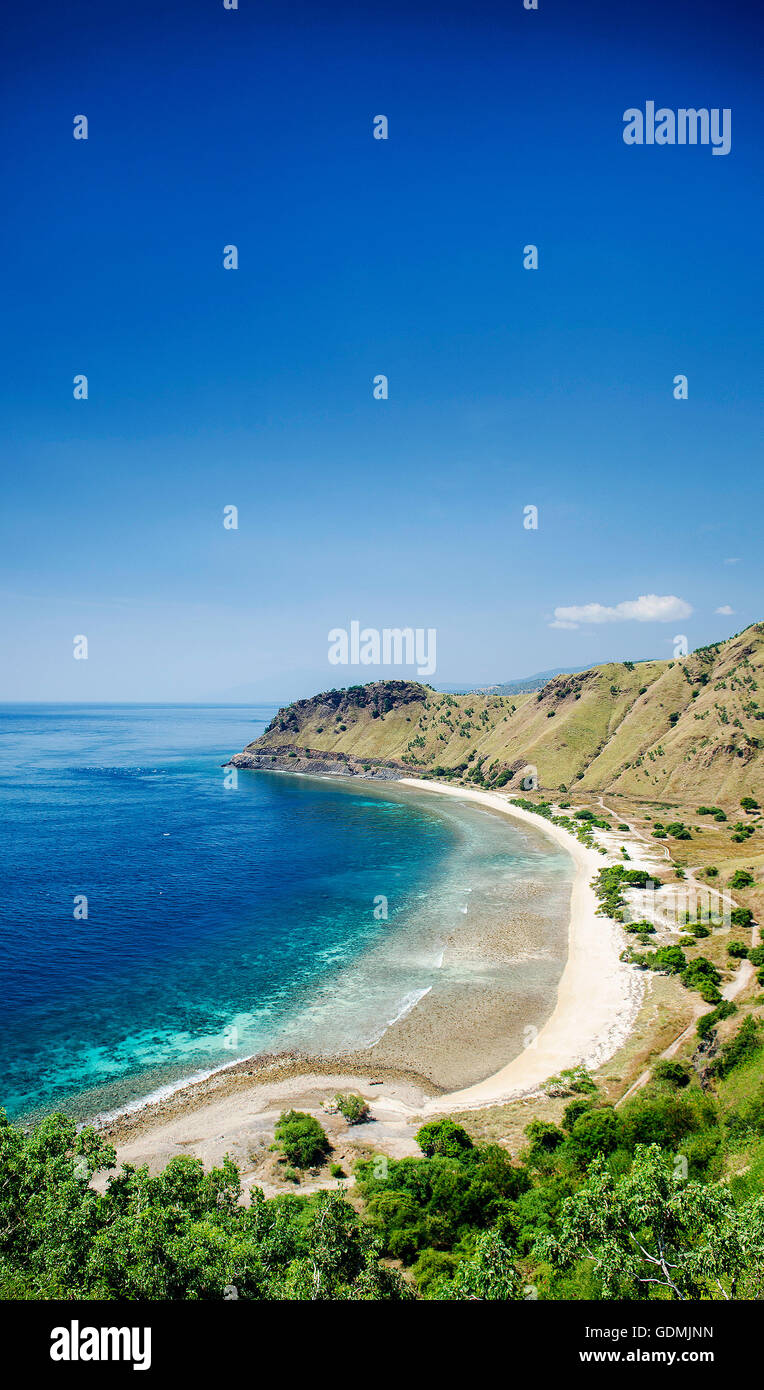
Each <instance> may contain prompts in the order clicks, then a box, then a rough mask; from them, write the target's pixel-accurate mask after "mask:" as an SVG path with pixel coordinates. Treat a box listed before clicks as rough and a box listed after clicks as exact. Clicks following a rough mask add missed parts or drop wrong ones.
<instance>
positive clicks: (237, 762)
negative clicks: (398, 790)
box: [225, 743, 416, 782]
mask: <svg viewBox="0 0 764 1390" xmlns="http://www.w3.org/2000/svg"><path fill="white" fill-rule="evenodd" d="M225 766H226V767H241V768H257V769H259V770H260V771H262V772H312V773H319V774H321V775H322V776H335V777H375V778H376V779H377V780H378V781H388V782H392V781H396V780H397V778H399V777H412V776H415V775H416V770H415V769H412V768H410V767H404V766H403V764H402V763H396V762H382V761H380V760H378V759H369V758H364V759H363V760H360V759H358V758H354V757H352V756H351V755H350V754H349V753H340V752H335V753H327V752H323V751H322V750H321V749H315V748H296V747H295V746H294V744H289V743H287V744H284V745H283V746H280V747H272V746H271V747H268V748H258V747H257V745H256V744H250V745H249V746H248V747H247V748H245V749H244V752H243V753H236V754H235V755H234V756H233V757H232V758H231V759H230V760H229V761H228V762H227V763H226V764H225Z"/></svg>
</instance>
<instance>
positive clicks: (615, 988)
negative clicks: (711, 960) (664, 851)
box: [405, 778, 643, 1113]
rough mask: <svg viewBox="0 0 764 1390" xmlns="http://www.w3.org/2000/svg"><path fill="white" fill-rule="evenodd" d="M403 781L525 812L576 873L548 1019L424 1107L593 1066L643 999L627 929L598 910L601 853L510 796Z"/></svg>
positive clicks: (490, 1100) (465, 1105)
mask: <svg viewBox="0 0 764 1390" xmlns="http://www.w3.org/2000/svg"><path fill="white" fill-rule="evenodd" d="M405 781H406V784H407V785H408V786H412V787H418V788H419V789H420V790H423V791H426V790H430V791H433V792H439V793H443V794H446V795H451V796H463V797H467V798H469V799H471V800H474V801H478V802H480V803H481V804H482V805H485V806H489V807H491V808H492V809H493V810H495V811H501V812H503V813H504V814H505V815H508V816H511V817H512V819H516V818H517V819H520V820H525V821H526V822H528V823H530V824H532V825H533V826H534V827H536V828H537V829H541V830H542V831H543V833H544V834H546V835H548V836H549V837H550V838H551V839H553V840H556V841H557V843H558V844H560V845H562V846H563V847H564V848H565V849H566V850H567V851H568V853H569V854H570V855H571V857H572V859H573V861H574V863H575V866H576V873H575V879H574V881H573V890H572V893H571V902H570V921H569V926H568V957H567V961H566V964H565V969H564V971H563V975H562V979H561V980H560V984H559V988H558V992H557V1004H556V1007H555V1009H554V1012H553V1014H552V1016H551V1018H550V1019H548V1021H547V1022H546V1023H545V1024H544V1026H543V1027H542V1028H541V1029H540V1030H539V1031H538V1033H537V1034H532V1035H530V1036H529V1040H528V1045H527V1046H526V1047H525V1048H524V1050H523V1051H522V1052H521V1053H520V1054H519V1055H518V1056H516V1057H514V1058H513V1059H512V1060H511V1061H509V1062H508V1063H507V1064H506V1066H503V1067H501V1068H500V1069H499V1070H498V1071H496V1072H495V1073H494V1074H493V1075H491V1076H488V1077H487V1078H486V1079H485V1080H484V1081H480V1082H478V1083H477V1084H476V1085H474V1086H468V1087H465V1088H464V1089H462V1090H458V1091H453V1092H451V1093H450V1094H448V1095H446V1096H443V1097H439V1098H438V1099H437V1100H432V1101H430V1102H428V1103H427V1105H426V1106H425V1112H426V1113H429V1112H431V1111H438V1112H440V1113H442V1112H443V1111H445V1110H466V1109H470V1108H471V1107H477V1106H482V1105H491V1104H495V1103H497V1102H498V1101H503V1100H509V1099H511V1098H512V1097H514V1096H519V1095H523V1094H526V1093H527V1092H529V1091H533V1090H535V1089H537V1088H538V1087H539V1086H540V1085H541V1084H542V1083H543V1082H544V1081H545V1080H547V1078H548V1077H550V1076H554V1075H556V1074H557V1073H558V1072H560V1071H561V1070H563V1069H564V1068H567V1067H572V1066H575V1065H577V1064H579V1063H582V1064H583V1065H585V1066H587V1067H589V1068H590V1069H595V1068H596V1067H598V1066H601V1065H602V1063H603V1062H605V1061H607V1060H608V1059H609V1058H610V1057H612V1056H613V1054H614V1053H615V1052H616V1051H617V1050H618V1048H619V1047H620V1046H621V1044H622V1043H623V1042H624V1041H625V1039H626V1038H627V1036H628V1034H629V1031H630V1029H631V1027H632V1024H633V1022H634V1020H635V1018H636V1015H637V1012H638V1010H639V1006H640V1003H641V999H642V992H643V982H642V979H641V977H640V976H639V975H637V974H636V972H635V971H633V970H631V969H630V968H629V967H628V966H626V965H624V964H623V963H622V962H621V960H620V959H619V957H620V953H621V951H622V949H623V937H622V932H621V930H620V928H619V927H617V926H616V925H615V923H613V922H611V921H610V920H609V918H607V917H598V916H597V915H596V912H597V899H596V897H595V895H594V892H593V890H592V888H591V886H590V883H591V880H592V878H593V877H594V875H595V874H596V873H597V872H598V871H599V870H600V869H601V868H602V863H603V860H602V856H601V855H600V854H598V853H597V851H596V850H593V849H587V848H586V846H585V845H582V844H580V843H579V841H578V840H576V839H575V837H574V836H572V835H570V834H569V833H568V832H567V831H566V830H563V829H562V828H561V827H560V826H556V825H552V824H551V823H550V822H549V821H546V820H544V819H543V818H542V817H541V816H536V815H534V814H533V813H532V812H530V811H525V810H523V809H522V807H520V806H515V805H513V803H512V801H511V800H510V798H509V797H505V796H501V795H500V794H499V793H496V792H481V791H472V790H469V791H467V790H465V789H464V788H461V787H459V788H457V787H450V786H447V785H446V784H444V783H441V782H426V781H419V780H417V779H414V778H406V779H405Z"/></svg>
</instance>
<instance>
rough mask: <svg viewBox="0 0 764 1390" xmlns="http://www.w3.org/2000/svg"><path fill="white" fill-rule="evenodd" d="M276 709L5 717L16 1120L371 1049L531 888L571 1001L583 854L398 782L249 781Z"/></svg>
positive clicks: (0, 772) (9, 1008) (12, 1106)
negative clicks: (284, 1053) (464, 937)
mask: <svg viewBox="0 0 764 1390" xmlns="http://www.w3.org/2000/svg"><path fill="white" fill-rule="evenodd" d="M271 713H272V710H270V709H265V708H263V709H256V708H255V709H253V708H251V707H248V708H246V709H244V708H231V707H209V708H207V707H203V708H202V707H199V706H187V707H182V706H181V707H170V706H40V705H37V706H4V707H0V810H1V812H2V822H3V826H4V833H3V837H2V848H1V849H0V867H1V868H2V873H3V882H4V885H5V886H4V890H3V894H2V924H1V925H0V975H1V977H2V987H3V1008H2V1015H1V1016H0V1103H2V1104H4V1105H5V1106H6V1108H7V1109H8V1111H9V1113H11V1114H14V1115H22V1114H33V1113H37V1112H39V1111H41V1110H49V1109H51V1108H54V1107H61V1108H65V1109H68V1110H69V1111H71V1112H72V1113H74V1114H76V1115H78V1116H85V1115H89V1114H92V1113H95V1112H98V1111H103V1110H110V1109H113V1108H117V1107H120V1106H124V1105H126V1104H128V1103H131V1102H134V1101H136V1100H138V1099H139V1098H141V1097H143V1096H145V1095H147V1094H149V1093H151V1092H153V1091H154V1090H156V1089H157V1088H161V1087H163V1086H167V1085H172V1084H174V1083H177V1082H178V1081H179V1080H181V1079H183V1078H186V1077H188V1076H190V1075H193V1074H195V1073H197V1072H199V1071H204V1070H209V1069H210V1068H213V1067H215V1066H219V1065H224V1064H226V1063H228V1062H231V1061H234V1060H236V1059H237V1058H238V1057H243V1056H247V1055H250V1054H252V1053H254V1052H259V1051H264V1050H265V1051H272V1050H280V1049H284V1048H292V1047H297V1048H300V1049H302V1050H305V1051H309V1052H314V1053H315V1052H332V1051H337V1050H347V1049H351V1048H356V1047H359V1046H364V1045H367V1044H368V1043H370V1042H373V1041H374V1040H375V1039H377V1038H378V1037H379V1036H380V1035H381V1033H383V1032H384V1030H385V1028H386V1027H387V1026H388V1025H389V1024H390V1023H391V1022H392V1021H393V1020H394V1019H395V1018H397V1017H400V1016H401V1015H402V1014H405V1013H406V1011H407V1010H409V1009H410V1008H411V1007H412V1006H413V1005H414V1004H415V1002H416V1000H417V999H418V998H420V997H421V996H422V994H423V993H424V992H425V991H427V990H429V989H432V988H433V986H436V987H437V985H438V982H439V981H440V980H441V979H442V978H443V975H442V958H443V946H444V941H445V939H446V937H447V936H448V935H450V934H452V933H454V932H456V933H458V932H459V930H460V928H462V929H466V914H467V906H468V905H469V913H470V914H472V917H473V918H474V916H475V914H477V915H480V913H481V911H484V912H485V913H486V914H488V915H489V916H490V914H491V913H494V914H495V913H496V912H497V910H498V904H499V903H500V902H503V901H504V900H505V898H506V894H507V893H508V892H509V893H510V894H511V891H512V889H513V888H515V889H521V888H522V885H523V884H524V883H526V882H528V881H530V880H533V881H534V882H535V883H539V882H540V883H542V884H543V885H544V891H545V894H546V901H547V905H548V907H549V913H548V919H549V923H550V925H549V927H548V930H547V939H545V941H544V942H542V943H540V946H541V950H540V951H539V952H538V953H537V954H538V957H539V961H540V964H539V965H538V967H537V968H536V982H537V984H538V985H539V987H543V989H544V990H545V991H546V994H548V998H549V1007H550V1008H551V1005H552V1001H553V997H554V989H555V987H556V982H557V978H558V977H559V973H560V969H561V964H562V954H563V951H564V930H563V925H560V924H564V920H565V903H566V896H567V893H568V889H569V883H570V873H571V866H570V862H569V860H568V858H567V856H565V855H563V854H561V853H559V852H556V851H555V850H554V848H553V847H552V848H550V847H548V846H547V845H546V844H544V843H543V842H540V841H539V840H538V839H537V838H535V837H533V836H528V835H526V834H524V833H523V831H522V830H515V829H514V827H512V826H511V825H510V824H508V823H506V822H505V821H504V820H503V819H500V818H498V817H495V816H492V815H490V814H486V813H485V812H484V811H481V810H480V809H479V808H476V807H474V806H470V805H469V804H468V803H461V802H453V801H451V799H450V798H446V797H443V798H439V797H435V796H432V795H427V794H424V793H415V792H412V791H411V790H410V789H407V788H403V787H399V786H396V785H395V784H389V783H388V784H386V785H382V784H375V783H367V782H350V781H345V780H342V781H334V780H330V779H320V778H303V777H290V776H286V775H283V774H278V773H259V772H258V773H241V772H240V773H239V776H238V786H237V787H236V788H235V789H234V788H227V787H226V785H225V779H226V772H225V771H224V769H223V768H222V767H221V764H222V763H223V762H224V760H225V759H226V758H227V757H228V756H230V754H231V753H233V752H237V751H238V750H239V749H240V748H242V747H243V746H244V745H245V744H246V743H248V742H250V741H251V740H252V738H254V737H256V736H257V734H258V733H259V732H261V731H262V729H263V727H264V725H265V723H266V722H267V721H268V719H269V718H270V716H271ZM80 895H84V896H85V897H86V898H87V912H88V915H87V919H83V920H78V919H76V918H75V917H74V915H73V914H74V911H75V899H76V898H77V897H78V896H80ZM382 899H385V900H386V904H385V903H384V902H382V901H381V900H382ZM385 907H386V912H387V916H386V917H385V915H384V912H385ZM375 908H376V911H375ZM553 922H555V923H557V924H558V926H557V928H555V927H553V926H552V925H551V923H553ZM521 954H522V953H521ZM525 954H526V955H527V950H526V952H525ZM539 972H540V973H539ZM545 997H546V995H545Z"/></svg>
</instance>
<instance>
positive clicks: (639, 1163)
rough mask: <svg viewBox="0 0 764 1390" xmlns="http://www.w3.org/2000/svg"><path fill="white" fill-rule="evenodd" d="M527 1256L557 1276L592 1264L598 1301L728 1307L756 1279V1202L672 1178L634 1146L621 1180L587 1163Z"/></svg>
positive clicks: (660, 1160)
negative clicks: (656, 1298) (656, 1297)
mask: <svg viewBox="0 0 764 1390" xmlns="http://www.w3.org/2000/svg"><path fill="white" fill-rule="evenodd" d="M680 1172H681V1166H680ZM535 1253H536V1255H537V1256H538V1257H539V1258H540V1259H542V1260H548V1261H549V1262H550V1263H551V1264H553V1265H556V1266H558V1267H559V1268H569V1267H571V1266H572V1265H574V1264H576V1263H578V1262H580V1261H581V1260H586V1259H589V1260H591V1261H592V1263H593V1266H594V1269H595V1271H596V1272H597V1274H598V1275H599V1277H600V1279H601V1281H602V1291H603V1295H604V1297H605V1298H613V1299H615V1298H651V1297H652V1296H653V1294H654V1293H658V1292H660V1296H662V1297H665V1296H666V1295H668V1296H669V1298H675V1299H733V1298H735V1297H736V1296H739V1290H740V1285H741V1282H744V1281H752V1282H758V1281H759V1280H760V1278H761V1274H762V1271H764V1197H757V1198H756V1199H755V1200H753V1201H749V1202H746V1203H744V1204H743V1205H741V1206H736V1204H735V1201H734V1198H733V1196H732V1194H731V1192H730V1191H729V1189H728V1188H727V1187H724V1186H722V1185H720V1184H702V1183H698V1182H689V1181H687V1180H683V1179H682V1178H681V1177H679V1178H677V1176H676V1165H675V1162H674V1159H673V1158H672V1156H670V1155H666V1154H663V1153H661V1150H660V1149H659V1148H658V1146H657V1144H650V1145H642V1144H640V1145H638V1146H637V1149H636V1152H635V1156H634V1163H633V1165H632V1168H631V1171H630V1172H629V1173H628V1174H627V1175H626V1176H625V1177H622V1178H619V1179H614V1178H613V1176H612V1174H611V1173H610V1171H609V1169H608V1167H607V1164H606V1162H605V1160H604V1159H603V1158H597V1159H595V1161H594V1163H593V1164H592V1166H591V1168H590V1170H589V1177H588V1179H587V1181H586V1182H585V1183H584V1185H583V1186H582V1187H581V1188H580V1189H579V1191H578V1192H576V1193H575V1194H574V1195H573V1196H572V1197H569V1198H567V1199H566V1201H565V1202H564V1203H563V1207H562V1217H561V1221H560V1227H559V1231H557V1232H556V1233H555V1234H548V1235H544V1236H542V1237H540V1239H539V1240H538V1241H537V1242H536V1247H535Z"/></svg>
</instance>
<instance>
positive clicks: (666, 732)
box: [236, 623, 764, 804]
mask: <svg viewBox="0 0 764 1390" xmlns="http://www.w3.org/2000/svg"><path fill="white" fill-rule="evenodd" d="M760 689H761V690H762V691H764V624H758V623H757V624H755V625H753V626H752V627H749V628H746V630H745V631H744V632H742V633H740V634H739V635H738V636H736V637H733V638H731V639H730V640H729V641H727V642H719V643H716V644H714V645H713V646H710V647H706V648H701V649H699V650H698V651H696V652H693V653H692V654H691V655H690V656H688V657H685V658H683V659H679V660H675V661H649V662H639V663H631V662H625V663H624V662H613V663H608V664H606V665H604V666H595V667H593V668H592V669H591V670H589V671H582V672H579V673H577V674H575V675H563V676H556V677H554V679H553V680H550V681H549V682H548V683H547V685H545V686H544V688H543V690H542V691H540V692H539V693H538V694H522V695H511V696H500V695H492V694H482V695H478V694H473V695H442V694H438V693H437V692H435V691H433V690H431V689H430V688H429V687H426V686H422V685H419V684H417V683H416V682H411V681H377V682H372V683H370V684H369V685H365V686H352V687H350V688H349V689H347V690H341V691H327V692H325V693H324V694H322V695H318V696H315V697H314V698H313V699H310V700H301V701H298V702H297V703H296V704H293V705H290V706H288V707H287V708H286V709H284V710H280V711H279V714H278V715H277V716H276V718H275V719H274V720H273V721H272V723H271V724H270V725H269V727H268V729H267V730H266V732H265V733H264V734H263V735H262V737H261V738H259V739H257V740H256V742H255V743H253V744H250V745H249V746H248V748H247V749H246V750H245V754H244V755H239V758H238V759H237V760H236V761H238V762H240V765H244V766H246V765H247V762H248V761H250V759H253V760H254V759H255V758H256V759H257V764H258V765H260V766H262V765H263V761H262V760H263V758H264V757H268V758H273V759H274V763H275V765H277V766H284V767H287V766H288V765H289V763H288V759H289V754H290V752H294V751H295V750H307V749H310V750H313V751H318V752H321V753H324V754H331V753H338V752H339V753H344V754H346V755H349V756H351V757H352V758H354V759H356V760H358V761H359V762H360V763H364V762H367V763H368V765H369V766H370V767H373V765H374V764H375V763H387V764H390V763H392V764H394V765H395V766H396V767H399V768H400V770H401V772H405V773H410V772H421V773H424V774H425V775H430V776H433V775H438V776H444V775H445V776H451V777H459V778H463V779H465V780H467V781H469V782H473V783H477V784H478V785H485V786H502V785H503V786H507V787H508V789H509V790H520V785H521V781H522V776H523V774H524V772H525V770H526V769H527V768H528V767H529V766H532V767H535V768H536V769H537V772H538V778H539V785H540V787H541V789H542V790H549V791H558V790H559V789H560V788H561V787H565V788H567V789H569V790H570V791H571V792H572V791H576V792H582V793H589V794H591V793H614V794H620V795H622V796H624V797H636V798H639V799H640V800H653V801H665V802H667V803H672V802H673V803H676V804H682V803H686V802H688V801H692V800H696V801H698V802H701V801H710V802H714V801H723V800H725V799H726V800H728V801H730V800H731V801H735V802H737V801H739V798H740V796H741V795H751V796H753V797H755V798H756V799H757V800H764V757H762V747H764V724H762V722H761V721H762V720H764V696H763V697H762V701H761V704H760V702H759V698H758V694H759V690H760ZM250 765H254V761H251V762H250ZM266 765H267V764H266Z"/></svg>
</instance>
